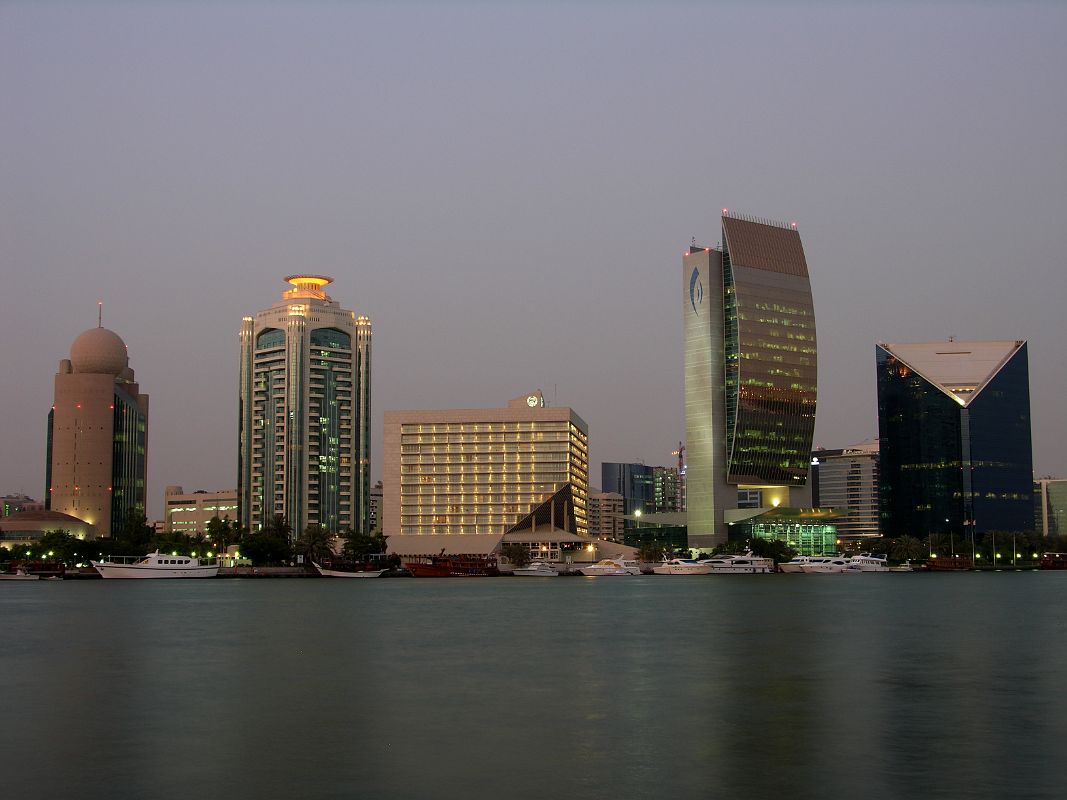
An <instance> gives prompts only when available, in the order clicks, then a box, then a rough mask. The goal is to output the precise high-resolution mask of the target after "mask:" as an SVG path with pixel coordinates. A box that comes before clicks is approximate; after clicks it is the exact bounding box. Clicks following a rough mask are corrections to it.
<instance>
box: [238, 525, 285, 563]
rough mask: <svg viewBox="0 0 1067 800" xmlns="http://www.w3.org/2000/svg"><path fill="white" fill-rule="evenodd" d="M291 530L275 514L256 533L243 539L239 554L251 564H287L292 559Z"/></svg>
mask: <svg viewBox="0 0 1067 800" xmlns="http://www.w3.org/2000/svg"><path fill="white" fill-rule="evenodd" d="M292 534H293V528H292V526H291V525H290V524H289V523H288V521H286V519H285V517H283V516H282V515H281V514H276V515H275V516H274V517H273V518H272V519H271V520H270V521H269V522H268V523H267V524H266V525H264V526H263V527H262V528H261V529H260V530H258V531H257V532H256V533H250V534H248V535H247V536H245V537H244V542H242V544H241V553H242V554H243V555H244V556H245V557H246V558H248V559H250V560H251V561H252V563H253V564H256V565H257V566H259V565H266V564H287V563H289V561H290V560H291V559H292V557H293V541H292Z"/></svg>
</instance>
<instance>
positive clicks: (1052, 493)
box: [1034, 478, 1067, 536]
mask: <svg viewBox="0 0 1067 800" xmlns="http://www.w3.org/2000/svg"><path fill="white" fill-rule="evenodd" d="M1034 506H1035V513H1034V530H1036V531H1037V532H1038V533H1040V534H1041V535H1042V536H1067V480H1063V479H1057V478H1042V479H1041V480H1039V481H1034Z"/></svg>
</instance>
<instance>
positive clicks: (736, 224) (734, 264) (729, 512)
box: [650, 210, 836, 553]
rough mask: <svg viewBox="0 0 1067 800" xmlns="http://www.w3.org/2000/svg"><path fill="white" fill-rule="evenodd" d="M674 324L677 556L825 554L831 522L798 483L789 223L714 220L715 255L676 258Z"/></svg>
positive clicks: (802, 349) (801, 474) (801, 375)
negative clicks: (758, 541) (754, 541)
mask: <svg viewBox="0 0 1067 800" xmlns="http://www.w3.org/2000/svg"><path fill="white" fill-rule="evenodd" d="M682 314H683V320H684V338H685V419H686V454H687V456H688V468H687V474H686V482H687V490H686V491H687V509H688V511H687V515H686V516H687V520H686V521H687V533H688V544H689V546H690V547H694V548H708V547H713V546H715V545H717V544H720V543H722V542H725V541H726V540H727V539H728V538H730V539H735V538H745V539H747V538H750V537H752V536H758V537H761V538H769V539H782V540H784V541H786V542H787V543H788V544H789V545H790V546H791V547H794V548H796V549H797V550H799V551H800V552H802V553H821V552H824V551H825V552H832V551H833V550H834V549H835V546H834V545H835V538H836V529H835V526H834V524H833V520H834V515H833V514H832V513H830V512H824V511H821V510H819V509H813V508H811V489H810V487H809V485H808V480H807V479H808V468H809V465H810V455H811V445H812V437H813V435H814V431H815V400H816V383H817V357H816V340H815V314H814V309H813V306H812V299H811V283H810V281H809V279H808V265H807V261H806V260H805V258H804V247H803V245H802V244H801V241H800V234H799V233H798V232H797V230H796V225H795V224H792V225H786V224H780V223H775V222H771V221H768V220H763V219H756V218H752V217H747V216H741V215H738V214H732V213H730V212H728V211H726V210H724V211H723V215H722V243H721V246H719V247H697V246H693V247H690V248H689V251H688V252H687V253H686V254H685V255H684V256H683V259H682ZM650 521H651V520H650Z"/></svg>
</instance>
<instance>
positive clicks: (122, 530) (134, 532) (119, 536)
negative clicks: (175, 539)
mask: <svg viewBox="0 0 1067 800" xmlns="http://www.w3.org/2000/svg"><path fill="white" fill-rule="evenodd" d="M111 538H112V540H113V541H114V543H115V544H116V545H121V546H122V548H123V549H126V550H128V551H129V552H130V553H131V554H135V555H144V554H145V553H147V552H148V551H149V550H150V549H151V548H152V542H153V540H154V539H155V538H156V531H155V529H154V528H153V527H152V526H151V525H149V524H148V519H147V518H146V517H145V515H144V514H139V513H137V512H136V511H130V512H129V513H127V514H126V516H125V518H124V519H123V520H122V525H121V526H120V527H119V529H118V530H117V531H116V532H115V535H114V536H112V537H111Z"/></svg>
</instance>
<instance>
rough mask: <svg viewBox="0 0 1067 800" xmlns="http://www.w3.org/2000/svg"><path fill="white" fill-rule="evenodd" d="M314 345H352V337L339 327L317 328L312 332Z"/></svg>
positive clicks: (346, 347)
mask: <svg viewBox="0 0 1067 800" xmlns="http://www.w3.org/2000/svg"><path fill="white" fill-rule="evenodd" d="M311 346H312V347H343V348H345V349H346V350H348V349H350V348H351V347H352V337H351V336H349V335H348V334H347V333H345V332H344V331H339V330H337V328H316V329H315V330H313V331H312V332H311Z"/></svg>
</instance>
